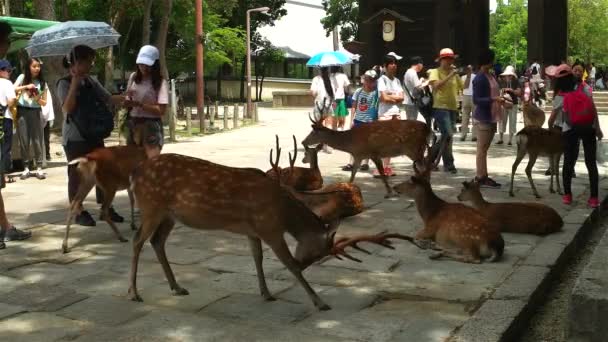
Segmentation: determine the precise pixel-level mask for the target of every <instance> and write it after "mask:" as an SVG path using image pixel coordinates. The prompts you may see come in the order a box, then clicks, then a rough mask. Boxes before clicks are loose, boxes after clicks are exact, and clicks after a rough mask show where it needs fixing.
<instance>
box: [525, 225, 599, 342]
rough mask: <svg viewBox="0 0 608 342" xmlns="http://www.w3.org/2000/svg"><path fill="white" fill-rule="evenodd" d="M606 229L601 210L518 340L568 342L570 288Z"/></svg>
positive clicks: (528, 341) (527, 341) (526, 341)
mask: <svg viewBox="0 0 608 342" xmlns="http://www.w3.org/2000/svg"><path fill="white" fill-rule="evenodd" d="M607 228H608V215H607V214H606V213H604V214H603V215H602V219H601V220H600V224H599V226H598V227H597V228H595V229H593V231H592V232H591V234H590V235H589V236H588V240H587V241H586V243H584V245H585V246H584V247H583V248H582V249H581V250H580V251H578V253H577V254H576V255H575V256H574V257H573V258H572V260H571V261H570V263H569V264H568V265H566V267H565V268H564V270H563V272H562V274H561V275H560V276H559V277H558V278H557V279H556V280H555V281H554V283H553V284H552V286H551V288H550V290H549V293H548V294H547V299H546V302H545V303H544V304H543V305H542V306H541V307H539V308H538V309H537V310H536V312H535V313H534V316H533V317H532V319H531V320H530V325H529V326H528V328H527V329H526V330H524V331H523V335H522V336H521V339H519V341H521V342H567V329H568V323H567V321H568V307H569V301H570V294H571V293H572V288H573V287H574V284H575V283H576V279H577V278H578V276H579V274H580V272H581V271H582V270H583V268H584V267H585V266H586V265H587V263H588V262H589V258H590V257H591V255H592V254H593V250H594V249H595V246H596V245H597V244H598V243H599V241H600V239H601V238H602V236H603V234H604V232H605V231H606V229H607Z"/></svg>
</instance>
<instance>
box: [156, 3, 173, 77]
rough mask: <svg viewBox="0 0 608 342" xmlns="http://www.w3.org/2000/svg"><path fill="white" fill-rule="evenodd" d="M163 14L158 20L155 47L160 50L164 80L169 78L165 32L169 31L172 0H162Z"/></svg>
mask: <svg viewBox="0 0 608 342" xmlns="http://www.w3.org/2000/svg"><path fill="white" fill-rule="evenodd" d="M162 5H163V7H162V9H163V10H162V12H161V13H163V16H162V18H161V20H160V27H159V30H158V38H157V41H156V47H158V51H159V52H160V68H161V74H162V75H163V78H164V79H165V80H167V81H168V80H169V70H168V69H167V58H166V49H167V34H168V33H169V17H170V16H171V15H170V14H171V8H172V6H173V0H163V2H162Z"/></svg>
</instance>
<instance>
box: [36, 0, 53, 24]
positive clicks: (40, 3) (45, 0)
mask: <svg viewBox="0 0 608 342" xmlns="http://www.w3.org/2000/svg"><path fill="white" fill-rule="evenodd" d="M34 8H35V9H36V14H38V13H44V14H45V18H53V19H52V20H55V19H56V18H57V17H56V16H55V0H34Z"/></svg>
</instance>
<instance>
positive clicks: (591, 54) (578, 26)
mask: <svg viewBox="0 0 608 342" xmlns="http://www.w3.org/2000/svg"><path fill="white" fill-rule="evenodd" d="M607 13H608V0H568V21H569V22H568V55H569V56H570V57H571V58H572V59H573V60H574V59H580V60H584V61H586V62H595V63H596V64H597V63H600V64H608V45H607V44H606V42H605V41H604V39H605V37H606V36H608V16H607V15H606V14H607Z"/></svg>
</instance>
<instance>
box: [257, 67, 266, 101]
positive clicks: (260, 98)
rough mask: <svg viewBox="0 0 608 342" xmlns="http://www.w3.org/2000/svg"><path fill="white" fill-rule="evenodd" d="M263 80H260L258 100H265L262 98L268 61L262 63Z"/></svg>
mask: <svg viewBox="0 0 608 342" xmlns="http://www.w3.org/2000/svg"><path fill="white" fill-rule="evenodd" d="M261 72H262V80H261V81H260V92H259V95H258V101H264V99H262V91H263V90H264V79H265V78H266V63H264V64H263V65H262V71H261Z"/></svg>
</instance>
